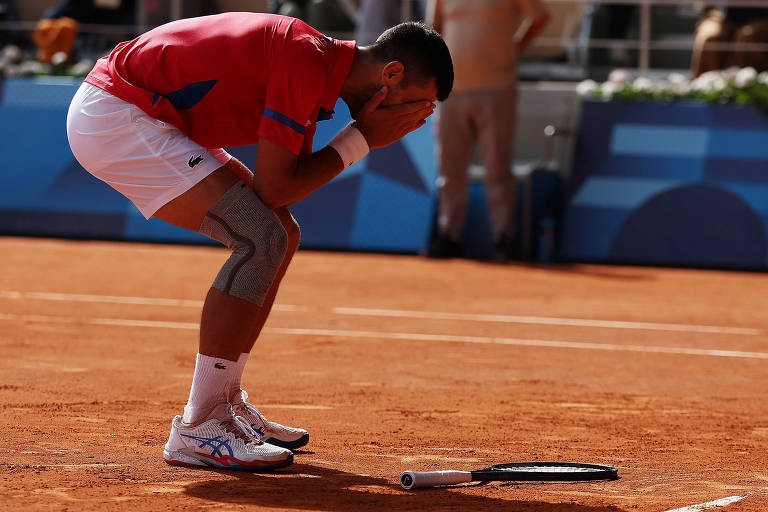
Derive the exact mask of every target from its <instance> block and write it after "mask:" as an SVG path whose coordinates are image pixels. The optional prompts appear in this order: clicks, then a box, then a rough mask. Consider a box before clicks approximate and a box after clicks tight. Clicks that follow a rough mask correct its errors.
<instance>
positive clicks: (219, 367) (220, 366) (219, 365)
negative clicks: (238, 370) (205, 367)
mask: <svg viewBox="0 0 768 512" xmlns="http://www.w3.org/2000/svg"><path fill="white" fill-rule="evenodd" d="M213 367H214V368H216V369H217V370H226V369H227V367H226V365H223V364H221V363H214V365H213Z"/></svg>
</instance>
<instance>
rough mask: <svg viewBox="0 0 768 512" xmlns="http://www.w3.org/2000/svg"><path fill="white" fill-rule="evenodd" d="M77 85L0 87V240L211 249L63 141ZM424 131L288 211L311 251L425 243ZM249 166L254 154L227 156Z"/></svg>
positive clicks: (343, 113)
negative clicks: (105, 179)
mask: <svg viewBox="0 0 768 512" xmlns="http://www.w3.org/2000/svg"><path fill="white" fill-rule="evenodd" d="M79 86H80V82H79V81H77V80H71V79H58V78H45V79H29V78H9V79H7V80H4V81H0V145H2V146H0V147H2V150H3V155H4V163H3V167H2V169H1V170H0V176H1V177H2V180H3V187H2V188H1V189H0V234H17V235H43V236H63V237H82V238H107V239H118V240H141V241H167V242H187V243H215V242H211V241H209V240H208V239H207V238H206V237H204V236H202V235H199V234H197V233H192V232H189V231H186V230H183V229H180V228H176V227H174V226H171V225H169V224H166V223H164V222H162V221H159V220H150V221H146V220H145V219H144V218H143V217H142V216H141V214H140V213H139V212H138V210H136V208H135V207H134V206H133V205H132V204H131V203H130V202H129V201H128V200H127V199H125V198H124V197H123V196H122V195H120V194H119V193H117V192H115V191H114V190H113V189H111V188H110V187H109V186H107V185H106V184H104V183H102V182H101V181H99V180H97V179H96V178H94V177H92V176H91V175H90V174H88V173H87V172H86V171H85V170H84V169H82V167H81V166H80V165H79V164H78V163H77V161H76V160H75V158H74V156H73V155H72V153H71V151H70V149H69V144H68V142H67V137H66V131H65V121H66V115H67V109H68V107H69V102H70V100H71V98H72V96H74V94H75V92H76V91H77V88H78V87H79ZM350 120H351V117H350V115H349V111H348V110H347V108H346V105H345V104H344V103H343V102H342V101H339V102H338V104H337V106H336V114H335V116H334V119H332V120H328V121H323V122H320V123H318V128H317V133H316V135H315V141H314V144H315V148H316V149H317V148H320V147H323V146H325V145H326V144H327V143H328V141H329V140H330V139H331V138H332V137H333V136H334V135H335V134H336V133H337V132H338V131H339V130H340V129H341V128H342V127H344V126H345V125H346V124H347V123H348V122H349V121H350ZM432 137H433V134H432V128H431V125H430V123H429V121H428V125H427V126H425V127H423V128H421V129H420V130H418V131H416V132H414V133H411V134H409V135H408V136H407V137H405V138H404V139H402V140H401V141H399V142H397V143H395V144H392V145H391V146H389V147H387V148H382V149H377V150H374V151H372V152H371V153H370V155H369V156H368V157H367V158H365V159H363V160H362V161H360V162H358V163H357V164H355V165H354V166H352V167H350V168H349V169H347V170H345V171H344V172H343V173H342V174H340V175H339V176H337V177H336V178H335V179H334V180H333V181H332V182H331V183H329V184H328V185H326V186H325V187H323V188H322V189H320V190H319V191H317V192H315V193H314V194H312V195H311V196H309V197H308V198H307V199H305V200H303V201H301V202H300V203H298V204H296V205H294V206H293V207H292V208H291V210H292V212H293V214H294V215H295V216H296V218H297V220H298V221H299V224H301V226H302V246H303V247H308V248H328V249H351V250H355V249H361V250H388V251H397V252H413V253H415V252H419V251H421V250H422V249H423V248H424V247H425V246H426V244H427V242H428V239H429V230H430V228H431V221H432V216H433V208H434V195H435V178H436V176H437V171H436V168H435V159H434V155H433V139H432ZM228 149H229V151H230V152H231V153H232V154H234V155H235V156H236V157H238V158H239V159H240V160H241V161H243V162H244V163H245V164H246V165H248V166H249V167H251V168H253V165H254V163H255V160H256V150H257V148H256V146H248V147H239V148H228Z"/></svg>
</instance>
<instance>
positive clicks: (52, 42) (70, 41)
mask: <svg viewBox="0 0 768 512" xmlns="http://www.w3.org/2000/svg"><path fill="white" fill-rule="evenodd" d="M77 29H78V23H77V21H76V20H74V19H72V18H55V19H44V20H40V21H39V22H38V24H37V28H36V29H35V31H34V32H33V33H32V40H33V41H34V42H35V44H36V45H37V59H38V60H39V61H40V62H45V63H47V64H51V59H52V58H53V56H54V55H55V54H56V53H58V52H64V53H65V54H66V55H67V60H69V59H70V58H71V57H72V49H73V47H74V44H75V38H76V37H77Z"/></svg>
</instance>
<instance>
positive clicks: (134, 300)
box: [0, 290, 309, 311]
mask: <svg viewBox="0 0 768 512" xmlns="http://www.w3.org/2000/svg"><path fill="white" fill-rule="evenodd" d="M0 299H31V300H52V301H59V302H95V303H100V304H138V305H142V306H176V307H185V308H202V307H203V301H201V300H182V299H163V298H151V297H122V296H115V295H86V294H79V293H48V292H19V291H12V290H0ZM273 309H275V310H277V311H308V310H309V308H306V307H304V306H291V305H288V304H275V305H274V306H273Z"/></svg>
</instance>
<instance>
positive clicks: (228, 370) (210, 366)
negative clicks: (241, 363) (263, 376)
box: [184, 354, 237, 425]
mask: <svg viewBox="0 0 768 512" xmlns="http://www.w3.org/2000/svg"><path fill="white" fill-rule="evenodd" d="M235 373H237V362H236V361H230V360H228V359H223V358H221V357H210V356H206V355H203V354H197V362H196V363H195V375H194V377H192V388H191V389H190V390H189V400H187V405H185V406H184V423H187V424H191V425H194V424H196V423H199V422H200V420H202V419H203V418H205V416H206V415H207V414H208V413H209V412H210V410H211V408H212V407H213V406H214V405H216V404H217V403H219V402H226V401H228V400H229V387H230V382H231V381H232V376H233V375H234V374H235Z"/></svg>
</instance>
